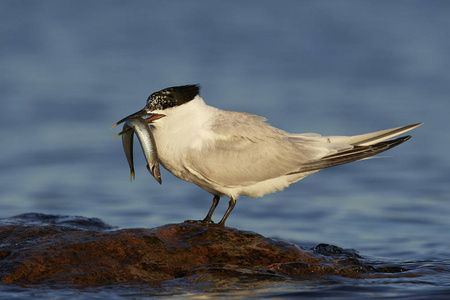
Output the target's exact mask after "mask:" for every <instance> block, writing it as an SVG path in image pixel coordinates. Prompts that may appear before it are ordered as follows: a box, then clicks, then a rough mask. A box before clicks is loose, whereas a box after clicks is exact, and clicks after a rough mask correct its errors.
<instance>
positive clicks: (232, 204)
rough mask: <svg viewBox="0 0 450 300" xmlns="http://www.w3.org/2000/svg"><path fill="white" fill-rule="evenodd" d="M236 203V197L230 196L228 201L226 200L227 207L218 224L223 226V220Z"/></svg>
mask: <svg viewBox="0 0 450 300" xmlns="http://www.w3.org/2000/svg"><path fill="white" fill-rule="evenodd" d="M235 205H236V199H234V198H233V197H231V198H230V202H228V209H227V211H226V212H225V214H224V215H223V218H222V220H220V222H219V226H225V221H226V220H227V218H228V216H229V215H230V213H231V211H232V210H233V208H234V206H235Z"/></svg>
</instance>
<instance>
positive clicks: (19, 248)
mask: <svg viewBox="0 0 450 300" xmlns="http://www.w3.org/2000/svg"><path fill="white" fill-rule="evenodd" d="M402 271H403V270H402V269H401V268H396V267H395V266H394V267H390V266H384V267H374V266H373V265H371V264H370V263H368V262H365V260H364V259H363V258H362V257H360V256H359V255H358V254H357V253H356V252H355V251H353V250H345V249H342V248H339V247H336V246H332V245H326V244H320V245H318V246H316V247H314V248H313V249H303V248H301V247H299V246H296V245H294V244H291V243H286V242H283V241H278V240H274V239H270V238H266V237H263V236H261V235H259V234H256V233H253V232H248V231H242V230H237V229H234V228H228V227H225V228H223V227H218V226H204V225H200V224H193V223H181V224H168V225H164V226H161V227H158V228H154V229H141V228H135V229H114V228H113V227H112V226H109V225H107V224H105V223H103V222H102V221H101V220H99V219H88V218H83V217H72V216H53V215H43V214H35V213H29V214H23V215H20V216H16V217H12V218H6V219H0V282H2V283H4V284H26V285H29V284H55V283H56V284H57V283H60V284H75V285H83V286H99V285H111V284H115V283H129V284H142V283H146V284H148V283H161V282H165V281H169V280H180V279H181V280H188V281H190V282H195V283H202V282H220V281H223V280H226V281H228V282H260V281H261V280H264V281H267V280H269V281H279V280H299V279H300V280H304V279H313V278H326V277H329V276H336V275H337V276H343V277H350V278H361V277H364V278H367V277H379V276H386V273H391V272H392V273H393V272H402Z"/></svg>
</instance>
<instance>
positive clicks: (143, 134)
mask: <svg viewBox="0 0 450 300" xmlns="http://www.w3.org/2000/svg"><path fill="white" fill-rule="evenodd" d="M163 116H164V115H155V116H152V117H150V118H148V119H141V118H139V117H138V118H132V119H128V120H126V121H125V124H124V125H123V128H122V131H121V132H119V133H118V134H117V135H116V136H114V138H115V137H118V136H119V135H122V145H123V149H124V152H125V156H126V157H127V161H128V165H129V167H130V178H131V181H133V179H134V178H135V173H134V163H133V133H136V136H137V137H138V139H139V142H140V144H141V148H142V152H143V153H144V156H145V159H146V161H147V170H148V171H149V172H150V174H152V176H153V177H154V178H155V179H156V181H158V182H159V184H161V183H162V180H161V172H160V169H159V159H158V150H157V149H156V144H155V139H154V137H153V134H152V131H151V129H150V127H149V124H150V123H151V122H152V121H153V120H155V119H158V118H161V117H163Z"/></svg>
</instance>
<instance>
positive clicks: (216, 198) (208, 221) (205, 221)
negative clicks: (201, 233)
mask: <svg viewBox="0 0 450 300" xmlns="http://www.w3.org/2000/svg"><path fill="white" fill-rule="evenodd" d="M219 200H220V196H217V195H214V199H213V204H212V205H211V208H210V209H209V212H208V214H207V215H206V217H205V218H204V219H203V220H186V221H185V222H188V223H197V224H211V223H214V222H213V221H212V219H211V218H212V215H213V213H214V210H215V209H216V207H217V205H218V204H219Z"/></svg>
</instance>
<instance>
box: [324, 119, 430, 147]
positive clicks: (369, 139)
mask: <svg viewBox="0 0 450 300" xmlns="http://www.w3.org/2000/svg"><path fill="white" fill-rule="evenodd" d="M422 124H423V123H417V124H412V125H407V126H402V127H397V128H391V129H386V130H381V131H377V132H371V133H366V134H361V135H354V136H330V137H328V138H329V140H330V142H331V143H342V144H349V145H353V146H369V145H374V144H377V143H379V142H382V141H385V140H387V139H390V138H393V137H395V136H397V135H399V134H402V133H404V132H407V131H410V130H412V129H414V128H416V127H419V126H421V125H422Z"/></svg>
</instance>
